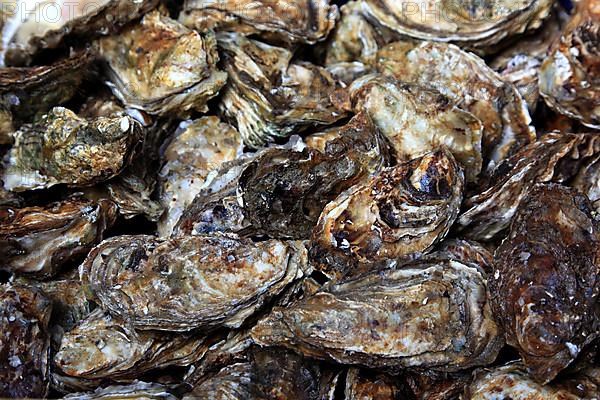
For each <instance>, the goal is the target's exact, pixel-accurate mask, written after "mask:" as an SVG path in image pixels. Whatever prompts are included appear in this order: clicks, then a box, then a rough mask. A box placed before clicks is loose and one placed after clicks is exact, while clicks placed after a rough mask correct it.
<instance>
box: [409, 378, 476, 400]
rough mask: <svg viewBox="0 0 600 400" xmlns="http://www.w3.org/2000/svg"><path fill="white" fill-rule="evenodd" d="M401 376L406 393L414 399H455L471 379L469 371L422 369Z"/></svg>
mask: <svg viewBox="0 0 600 400" xmlns="http://www.w3.org/2000/svg"><path fill="white" fill-rule="evenodd" d="M403 378H404V379H403V380H404V381H405V387H406V388H407V390H406V392H407V394H408V395H409V396H410V398H411V399H415V400H457V398H458V396H459V395H460V394H461V393H462V392H463V391H464V388H465V386H466V385H468V384H469V383H471V380H472V377H471V373H470V371H460V372H455V373H449V374H448V373H443V374H442V373H438V372H431V371H424V372H421V373H408V374H405V375H404V377H403Z"/></svg>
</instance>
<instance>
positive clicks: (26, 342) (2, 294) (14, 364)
mask: <svg viewBox="0 0 600 400" xmlns="http://www.w3.org/2000/svg"><path fill="white" fill-rule="evenodd" d="M50 312H51V305H50V302H49V301H48V299H46V298H45V297H44V295H43V294H42V292H41V291H40V290H39V289H37V288H34V287H28V286H21V285H0V332H1V334H0V335H1V338H0V396H1V397H7V398H19V397H20V398H25V397H44V396H45V395H46V394H47V392H48V356H49V350H50V335H49V334H48V319H49V318H50Z"/></svg>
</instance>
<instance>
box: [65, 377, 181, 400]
mask: <svg viewBox="0 0 600 400" xmlns="http://www.w3.org/2000/svg"><path fill="white" fill-rule="evenodd" d="M64 399H73V400H75V399H76V400H100V399H131V400H177V397H175V396H174V395H172V394H171V393H170V392H169V390H168V388H167V387H166V386H164V385H161V384H158V383H147V382H141V381H136V382H134V383H132V384H130V385H115V386H107V387H105V388H98V389H96V390H95V391H93V392H90V393H72V394H69V395H67V396H65V397H64Z"/></svg>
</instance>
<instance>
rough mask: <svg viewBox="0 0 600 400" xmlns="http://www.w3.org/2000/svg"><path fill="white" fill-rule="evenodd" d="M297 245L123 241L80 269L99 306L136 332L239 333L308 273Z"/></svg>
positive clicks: (218, 239) (100, 250) (106, 245)
mask: <svg viewBox="0 0 600 400" xmlns="http://www.w3.org/2000/svg"><path fill="white" fill-rule="evenodd" d="M306 257H307V256H306V249H305V248H304V246H303V245H302V244H301V243H299V242H282V241H276V240H269V241H265V242H260V243H256V244H253V243H252V242H251V241H248V240H240V239H236V238H233V237H227V236H213V237H210V236H191V237H190V236H188V237H178V238H174V239H170V240H165V241H162V240H158V239H155V238H153V237H151V236H143V235H142V236H119V237H115V238H111V239H108V240H105V241H104V242H102V243H101V244H100V245H99V246H97V247H96V248H95V249H94V250H92V251H91V252H90V254H89V255H88V258H87V259H86V261H85V262H84V263H83V265H82V266H81V269H80V274H81V276H82V278H83V279H84V280H85V281H86V282H87V283H88V284H89V285H90V287H91V289H92V291H93V292H94V294H95V295H96V297H97V298H98V302H99V304H100V306H101V307H102V308H103V309H105V310H108V311H109V312H110V313H111V314H112V315H113V316H116V317H121V318H122V319H124V320H126V321H131V323H132V324H133V326H134V327H135V328H138V329H144V330H146V329H157V330H165V331H188V330H192V329H201V330H207V329H210V328H215V327H219V326H225V327H234V328H235V327H239V326H240V325H241V324H242V323H243V322H244V321H245V320H246V319H247V318H248V317H250V316H251V315H252V314H253V313H254V312H256V311H257V310H258V309H259V308H261V307H262V306H263V305H264V304H265V303H266V302H267V301H269V300H271V299H272V298H273V297H275V296H277V295H278V294H279V293H281V292H282V291H283V290H284V289H285V288H286V287H287V286H288V285H289V284H290V283H292V282H293V281H294V280H295V279H296V278H298V277H300V276H302V274H303V269H304V268H306Z"/></svg>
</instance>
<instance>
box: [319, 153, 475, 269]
mask: <svg viewBox="0 0 600 400" xmlns="http://www.w3.org/2000/svg"><path fill="white" fill-rule="evenodd" d="M463 186H464V177H463V173H462V170H461V169H460V167H459V166H458V165H457V163H456V161H455V160H454V158H453V157H452V154H451V153H450V152H448V151H447V150H439V151H436V152H431V153H427V154H426V155H424V156H422V157H420V158H416V159H414V160H411V161H407V162H405V163H401V164H399V165H398V166H396V167H392V168H388V169H386V170H384V171H383V172H382V173H381V174H380V175H378V176H375V177H374V178H372V179H371V180H369V181H368V182H366V183H363V184H359V185H356V186H353V187H352V188H350V189H348V190H347V191H345V192H344V193H342V194H341V195H340V196H339V197H338V198H337V199H335V200H334V201H332V202H331V203H329V204H328V205H327V206H326V207H325V209H324V210H323V212H322V214H321V216H320V217H319V221H318V224H317V226H316V227H315V229H314V231H313V236H312V242H311V250H310V256H311V261H312V262H313V263H315V264H316V266H317V268H319V269H320V270H322V271H323V272H324V273H325V274H326V275H328V276H330V277H335V278H340V277H341V276H344V275H347V274H354V273H356V272H358V271H361V270H362V269H363V268H369V267H368V266H369V265H372V264H376V263H381V262H384V261H386V260H394V259H397V258H401V257H409V256H414V255H419V254H421V253H423V252H426V251H427V250H429V249H430V248H431V247H432V246H433V245H434V244H435V243H437V242H438V241H440V240H442V239H443V238H444V236H445V235H446V234H447V233H448V230H449V229H450V226H451V225H452V223H453V222H454V220H455V219H456V217H457V215H458V211H459V208H460V203H461V201H462V192H463Z"/></svg>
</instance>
